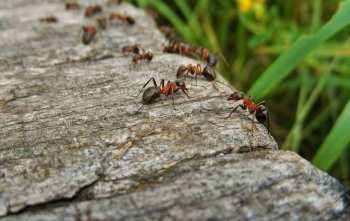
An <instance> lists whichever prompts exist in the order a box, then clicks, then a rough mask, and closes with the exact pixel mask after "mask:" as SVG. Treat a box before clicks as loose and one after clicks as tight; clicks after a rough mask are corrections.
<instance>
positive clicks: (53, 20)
mask: <svg viewBox="0 0 350 221" xmlns="http://www.w3.org/2000/svg"><path fill="white" fill-rule="evenodd" d="M40 22H46V23H57V22H58V19H57V17H55V16H48V17H46V18H41V19H40Z"/></svg>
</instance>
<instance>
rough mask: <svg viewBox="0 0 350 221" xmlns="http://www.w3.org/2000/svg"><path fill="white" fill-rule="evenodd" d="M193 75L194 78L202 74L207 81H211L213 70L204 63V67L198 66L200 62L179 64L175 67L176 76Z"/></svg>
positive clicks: (213, 75) (213, 77)
mask: <svg viewBox="0 0 350 221" xmlns="http://www.w3.org/2000/svg"><path fill="white" fill-rule="evenodd" d="M189 74H191V75H194V76H195V78H196V79H197V76H200V75H202V76H204V77H205V78H206V79H207V80H208V81H213V80H215V76H216V74H215V71H214V70H213V69H212V68H211V67H210V66H208V65H206V66H205V67H204V68H202V67H201V66H200V64H197V65H193V64H188V65H186V66H185V65H181V66H180V67H179V68H178V69H177V73H176V77H180V76H182V75H187V76H188V75H189Z"/></svg>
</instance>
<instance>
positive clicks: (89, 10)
mask: <svg viewBox="0 0 350 221" xmlns="http://www.w3.org/2000/svg"><path fill="white" fill-rule="evenodd" d="M100 12H102V8H101V6H99V5H90V6H88V7H86V9H85V12H84V15H85V17H91V16H93V15H95V14H97V13H100Z"/></svg>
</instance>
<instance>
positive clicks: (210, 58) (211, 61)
mask: <svg viewBox="0 0 350 221" xmlns="http://www.w3.org/2000/svg"><path fill="white" fill-rule="evenodd" d="M196 52H197V55H198V56H199V57H200V58H201V59H203V60H205V61H207V64H208V65H209V66H211V67H215V65H216V64H217V63H218V59H217V58H216V56H214V55H212V54H210V53H209V49H208V48H199V49H197V50H196Z"/></svg>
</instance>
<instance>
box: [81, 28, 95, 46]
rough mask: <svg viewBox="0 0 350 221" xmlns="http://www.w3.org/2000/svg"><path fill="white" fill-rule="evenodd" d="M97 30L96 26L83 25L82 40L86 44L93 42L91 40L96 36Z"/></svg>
mask: <svg viewBox="0 0 350 221" xmlns="http://www.w3.org/2000/svg"><path fill="white" fill-rule="evenodd" d="M96 33H97V30H96V28H95V27H94V26H83V37H82V41H83V43H84V44H85V45H88V44H90V43H91V41H92V40H93V39H94V38H95V35H96Z"/></svg>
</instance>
